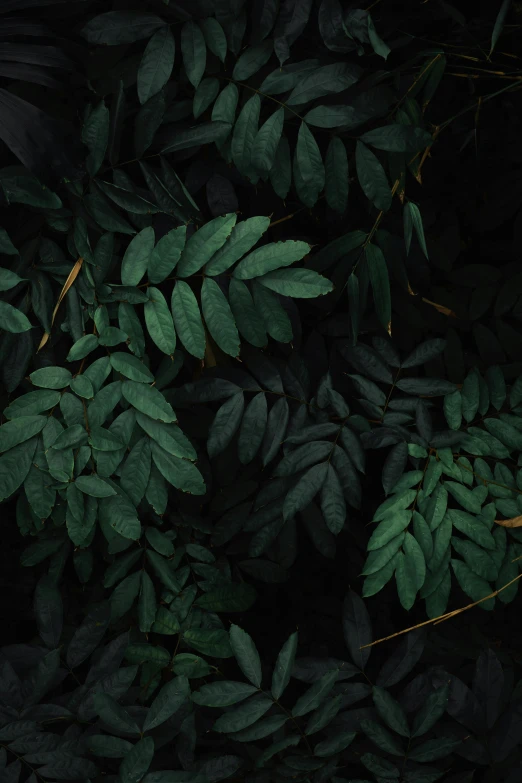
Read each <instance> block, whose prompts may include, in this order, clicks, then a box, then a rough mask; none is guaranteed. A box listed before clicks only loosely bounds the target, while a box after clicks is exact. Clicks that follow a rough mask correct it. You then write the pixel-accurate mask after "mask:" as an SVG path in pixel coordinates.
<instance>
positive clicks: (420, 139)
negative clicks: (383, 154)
mask: <svg viewBox="0 0 522 783" xmlns="http://www.w3.org/2000/svg"><path fill="white" fill-rule="evenodd" d="M360 138H361V141H363V142H364V143H365V144H371V145H372V147H375V148H376V149H378V150H386V151H387V152H408V151H412V152H417V151H419V150H423V149H424V148H425V147H428V146H430V145H431V144H432V142H433V139H432V137H431V134H430V133H428V132H427V131H425V130H422V128H417V127H415V126H413V125H400V124H396V125H385V126H384V127H382V128H374V129H373V130H371V131H368V132H367V133H365V134H363V135H362V136H361V137H360ZM408 203H410V202H408ZM407 206H408V205H407Z"/></svg>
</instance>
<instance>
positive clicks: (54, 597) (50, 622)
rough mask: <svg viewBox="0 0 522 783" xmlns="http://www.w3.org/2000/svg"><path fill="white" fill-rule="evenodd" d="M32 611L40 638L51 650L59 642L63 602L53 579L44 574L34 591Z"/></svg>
mask: <svg viewBox="0 0 522 783" xmlns="http://www.w3.org/2000/svg"><path fill="white" fill-rule="evenodd" d="M34 613H35V617H36V624H37V627H38V633H39V635H40V638H41V639H42V641H43V643H44V644H45V646H46V647H48V648H49V649H50V650H53V649H55V648H57V647H58V645H59V644H60V638H61V636H62V627H63V603H62V598H61V595H60V591H59V590H58V589H57V587H56V585H55V583H54V582H53V580H52V579H51V578H50V577H49V576H47V575H44V576H42V577H41V579H40V580H39V581H38V583H37V585H36V590H35V593H34Z"/></svg>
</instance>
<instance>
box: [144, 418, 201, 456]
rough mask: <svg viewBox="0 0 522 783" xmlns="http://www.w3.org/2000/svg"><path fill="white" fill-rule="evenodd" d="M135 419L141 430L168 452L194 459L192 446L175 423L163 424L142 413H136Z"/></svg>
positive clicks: (194, 454)
mask: <svg viewBox="0 0 522 783" xmlns="http://www.w3.org/2000/svg"><path fill="white" fill-rule="evenodd" d="M136 421H137V422H138V424H139V426H140V427H141V428H142V430H144V432H146V433H147V435H150V437H151V438H152V439H153V440H155V441H156V443H158V445H159V446H161V448H162V449H164V450H165V451H166V452H167V453H168V454H172V455H173V456H174V457H184V458H186V459H190V460H195V459H196V451H195V449H194V447H193V446H192V444H191V442H190V441H189V440H188V438H187V437H185V435H184V434H183V433H182V431H181V430H180V428H179V427H178V426H177V425H174V424H163V423H161V422H159V421H156V420H154V419H151V418H150V417H149V416H144V415H143V414H142V413H137V414H136Z"/></svg>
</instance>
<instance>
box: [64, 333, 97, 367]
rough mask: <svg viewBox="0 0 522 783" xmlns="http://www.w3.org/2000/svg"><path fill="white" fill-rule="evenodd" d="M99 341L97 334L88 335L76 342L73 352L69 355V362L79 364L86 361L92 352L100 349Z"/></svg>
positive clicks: (67, 358) (67, 359)
mask: <svg viewBox="0 0 522 783" xmlns="http://www.w3.org/2000/svg"><path fill="white" fill-rule="evenodd" d="M98 344H99V341H98V338H97V337H96V335H95V334H86V335H84V336H83V337H80V339H79V340H76V342H75V343H74V345H73V346H72V348H71V350H70V351H69V353H68V354H67V357H66V361H67V362H77V361H79V360H80V359H85V357H86V356H88V355H89V354H90V353H91V352H92V351H94V350H95V349H96V348H97V347H98Z"/></svg>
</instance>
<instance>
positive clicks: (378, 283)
mask: <svg viewBox="0 0 522 783" xmlns="http://www.w3.org/2000/svg"><path fill="white" fill-rule="evenodd" d="M364 252H365V257H366V263H367V264H368V273H369V275H370V283H371V286H372V292H373V300H374V302H375V309H376V311H377V317H378V318H379V321H380V322H381V324H382V326H383V327H384V328H385V329H386V331H387V332H389V331H390V329H391V296H390V278H389V275H388V267H387V265H386V261H385V260H384V256H383V254H382V250H381V249H380V247H378V246H377V245H373V244H371V243H370V244H368V245H367V246H366V248H365V251H364Z"/></svg>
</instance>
